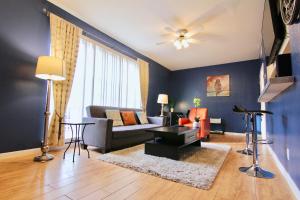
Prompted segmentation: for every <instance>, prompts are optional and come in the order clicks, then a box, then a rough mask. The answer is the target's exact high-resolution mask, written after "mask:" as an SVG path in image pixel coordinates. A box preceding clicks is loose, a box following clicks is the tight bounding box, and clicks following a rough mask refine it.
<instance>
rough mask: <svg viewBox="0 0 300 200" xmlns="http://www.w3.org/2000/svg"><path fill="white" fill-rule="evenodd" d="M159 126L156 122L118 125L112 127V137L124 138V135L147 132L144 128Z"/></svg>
mask: <svg viewBox="0 0 300 200" xmlns="http://www.w3.org/2000/svg"><path fill="white" fill-rule="evenodd" d="M156 127H160V125H157V124H139V125H132V126H118V127H113V129H112V131H113V137H114V138H125V137H134V136H137V135H142V134H147V132H145V131H144V130H145V129H150V128H156Z"/></svg>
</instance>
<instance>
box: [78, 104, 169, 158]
mask: <svg viewBox="0 0 300 200" xmlns="http://www.w3.org/2000/svg"><path fill="white" fill-rule="evenodd" d="M108 109H111V110H120V111H129V110H130V111H134V112H136V111H141V110H138V109H126V108H116V107H105V106H88V107H87V108H86V111H87V116H88V117H84V118H83V120H82V121H83V122H93V123H95V125H91V126H87V127H86V129H85V134H84V143H85V146H84V148H87V146H95V147H99V148H100V149H101V151H102V152H103V153H107V152H110V151H112V150H118V149H122V148H126V147H130V146H134V145H137V144H141V143H143V142H145V141H148V140H151V139H153V137H154V136H153V134H152V133H149V132H147V131H145V130H146V129H150V128H155V127H160V126H163V125H164V119H163V118H162V117H148V121H149V124H138V125H131V126H117V127H113V126H112V124H113V120H111V119H107V118H106V115H105V110H108Z"/></svg>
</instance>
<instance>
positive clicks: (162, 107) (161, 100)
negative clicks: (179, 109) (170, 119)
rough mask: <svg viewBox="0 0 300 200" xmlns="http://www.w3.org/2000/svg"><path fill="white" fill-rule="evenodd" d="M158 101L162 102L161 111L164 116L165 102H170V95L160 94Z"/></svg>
mask: <svg viewBox="0 0 300 200" xmlns="http://www.w3.org/2000/svg"><path fill="white" fill-rule="evenodd" d="M157 103H161V111H160V116H161V117H163V116H164V104H168V95H167V94H159V95H158V98H157Z"/></svg>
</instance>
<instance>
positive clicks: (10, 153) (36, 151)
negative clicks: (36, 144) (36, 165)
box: [0, 148, 41, 158]
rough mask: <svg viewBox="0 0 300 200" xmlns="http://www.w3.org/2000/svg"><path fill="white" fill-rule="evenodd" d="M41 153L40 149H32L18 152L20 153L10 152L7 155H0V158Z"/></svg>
mask: <svg viewBox="0 0 300 200" xmlns="http://www.w3.org/2000/svg"><path fill="white" fill-rule="evenodd" d="M40 151H41V149H40V148H33V149H26V150H20V151H11V152H7V153H0V158H10V157H14V156H19V155H22V154H28V153H39V152H40Z"/></svg>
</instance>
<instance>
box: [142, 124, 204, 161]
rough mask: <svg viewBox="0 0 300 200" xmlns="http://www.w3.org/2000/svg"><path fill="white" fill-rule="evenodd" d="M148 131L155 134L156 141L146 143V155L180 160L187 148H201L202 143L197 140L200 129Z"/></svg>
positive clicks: (175, 127)
mask: <svg viewBox="0 0 300 200" xmlns="http://www.w3.org/2000/svg"><path fill="white" fill-rule="evenodd" d="M147 131H149V132H152V133H154V135H155V139H154V140H152V141H149V142H146V144H145V154H149V155H154V156H159V157H166V158H171V159H174V160H179V159H180V154H181V153H182V152H183V151H184V149H185V147H187V146H189V145H196V146H201V141H200V139H198V138H197V133H198V129H193V128H189V127H179V126H172V127H160V128H154V129H149V130H147Z"/></svg>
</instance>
